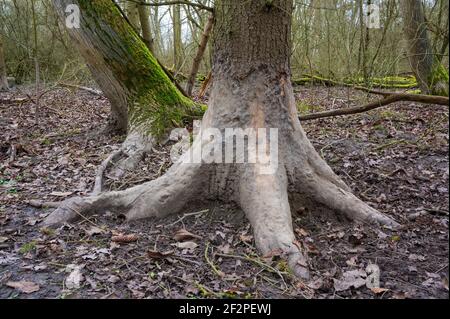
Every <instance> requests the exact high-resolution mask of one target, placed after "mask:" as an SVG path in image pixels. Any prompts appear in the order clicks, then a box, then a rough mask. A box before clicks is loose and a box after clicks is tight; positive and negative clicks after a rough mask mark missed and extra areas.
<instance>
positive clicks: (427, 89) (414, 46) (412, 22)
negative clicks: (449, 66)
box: [401, 0, 448, 96]
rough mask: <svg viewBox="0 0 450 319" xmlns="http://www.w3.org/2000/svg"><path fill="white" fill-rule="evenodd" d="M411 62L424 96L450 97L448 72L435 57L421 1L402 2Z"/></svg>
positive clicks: (406, 0)
mask: <svg viewBox="0 0 450 319" xmlns="http://www.w3.org/2000/svg"><path fill="white" fill-rule="evenodd" d="M401 7H402V11H403V19H404V24H405V35H406V38H407V40H408V48H409V62H410V64H411V68H412V70H413V72H414V74H415V76H416V78H417V82H418V83H419V86H420V89H421V90H422V93H423V94H435V95H445V96H448V72H447V70H445V68H444V66H443V65H442V64H441V63H440V62H439V60H438V59H437V58H436V57H435V55H434V52H433V50H432V47H431V42H430V39H429V37H428V32H427V27H426V23H425V16H424V12H423V7H422V1H421V0H402V3H401Z"/></svg>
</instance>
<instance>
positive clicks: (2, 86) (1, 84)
mask: <svg viewBox="0 0 450 319" xmlns="http://www.w3.org/2000/svg"><path fill="white" fill-rule="evenodd" d="M8 89H9V86H8V77H7V74H6V62H5V51H4V49H3V39H2V36H1V35H0V91H6V90H8Z"/></svg>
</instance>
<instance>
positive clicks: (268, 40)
mask: <svg viewBox="0 0 450 319" xmlns="http://www.w3.org/2000/svg"><path fill="white" fill-rule="evenodd" d="M215 5H216V8H215V15H216V27H215V30H214V49H215V50H214V64H213V73H214V85H213V88H212V92H211V99H210V106H209V108H208V110H207V112H206V114H205V115H204V118H203V122H202V125H201V129H200V130H201V133H200V134H199V137H198V138H196V139H195V140H194V143H193V145H192V147H191V149H190V151H188V152H186V153H185V154H184V155H183V156H182V157H181V159H180V160H179V161H178V162H176V163H175V164H174V165H173V166H172V167H171V168H170V169H169V171H168V172H167V173H166V174H165V175H164V176H162V177H161V178H159V179H156V180H154V181H151V182H149V183H146V184H143V185H140V186H137V187H134V188H131V189H128V190H126V191H121V192H107V193H101V194H99V195H96V196H91V197H88V198H74V199H71V200H69V201H67V202H64V203H63V204H62V206H61V207H59V208H58V209H57V210H56V211H54V212H53V213H52V214H51V215H49V217H47V219H46V221H45V224H46V225H54V224H59V223H61V222H64V221H67V220H71V219H74V218H76V217H77V216H79V214H83V215H84V214H92V213H94V212H101V211H106V210H109V211H112V212H116V213H119V214H123V215H125V216H126V218H127V219H128V220H134V219H139V218H148V217H152V216H153V217H163V216H165V215H167V214H176V213H179V212H182V211H184V209H185V208H186V205H187V204H188V203H193V202H200V203H201V202H202V201H204V200H205V199H212V200H213V201H217V200H219V201H220V200H222V201H232V202H234V203H236V204H238V205H240V207H241V208H242V209H243V211H244V212H245V214H246V216H247V217H248V219H249V221H250V223H251V225H252V228H253V233H254V238H255V244H256V246H257V247H258V249H259V250H260V251H261V253H262V254H264V255H272V256H273V255H279V256H281V257H283V258H285V259H286V260H287V261H288V263H289V265H290V267H291V269H292V270H293V271H294V273H295V274H296V275H297V276H300V277H302V278H308V277H309V272H308V262H307V258H306V255H305V253H304V252H303V250H302V246H301V244H300V243H298V242H297V241H296V239H295V235H294V231H293V226H292V219H291V208H292V209H294V210H295V209H298V208H300V207H307V208H309V209H310V210H311V211H312V212H316V211H317V210H319V209H329V210H332V211H335V212H336V213H339V214H342V215H343V216H346V217H348V218H349V219H352V220H357V221H360V222H373V223H381V224H383V225H389V226H391V227H395V226H397V225H398V224H397V223H396V222H395V221H394V220H392V219H391V218H389V217H387V216H385V215H383V214H381V213H380V212H378V211H376V210H375V209H373V208H371V207H369V206H368V205H366V204H365V203H363V202H362V201H361V200H360V199H358V198H357V197H355V196H354V195H353V194H352V193H351V191H350V189H349V187H348V186H347V185H346V184H345V183H344V182H343V181H342V180H341V179H340V178H339V177H338V176H337V175H336V174H335V173H334V172H333V171H332V169H331V168H330V167H329V166H328V165H327V164H326V162H325V161H324V160H323V159H322V158H321V157H320V156H319V154H318V153H317V152H316V151H315V149H314V147H313V146H312V144H311V143H310V142H309V140H308V138H307V137H306V134H305V132H304V131H303V129H302V127H301V125H300V122H299V120H298V114H297V109H296V103H295V99H294V94H293V89H292V85H291V80H290V78H291V74H290V53H291V43H290V38H291V37H290V31H291V16H292V10H293V0H272V1H267V0H247V1H245V2H239V1H235V0H216V2H215ZM209 129H213V130H214V131H215V132H216V133H220V135H221V136H225V140H223V139H220V138H213V139H211V135H210V133H209V132H210V131H209ZM227 129H235V130H237V131H239V130H242V131H243V130H246V129H247V130H250V131H251V130H253V132H257V133H255V134H254V135H253V137H254V140H255V141H256V143H250V142H249V143H248V145H247V146H246V147H245V151H246V152H245V153H247V154H248V157H247V156H245V155H244V154H242V153H240V152H238V146H237V143H234V142H233V144H231V146H230V149H228V148H227V146H224V142H226V141H227V138H230V136H228V137H227V134H226V131H227ZM264 129H269V130H270V131H271V138H270V136H268V135H267V134H265V133H263V131H261V130H264ZM275 132H276V133H275ZM203 133H204V134H203ZM272 134H275V136H276V135H277V136H278V138H275V136H274V135H272ZM233 135H235V134H232V136H231V138H232V139H231V140H233ZM249 140H250V137H249ZM228 141H229V140H228ZM244 144H245V143H244ZM224 147H225V152H223V151H224ZM257 149H259V150H261V149H262V150H263V151H261V152H260V153H259V154H258V155H255V151H256V150H257ZM210 150H215V151H217V150H219V151H222V154H225V157H226V158H227V159H228V161H227V163H221V160H222V159H223V157H222V156H220V157H217V159H219V160H218V163H212V164H211V159H210V158H208V156H206V157H204V156H203V160H202V161H199V162H196V161H192V158H190V157H191V155H192V153H194V154H198V152H200V151H203V154H206V155H209V154H210V152H209V151H210ZM264 150H265V151H264ZM219 154H220V152H219ZM251 154H254V156H251ZM242 155H244V157H242ZM265 155H268V156H270V157H271V159H272V160H273V161H271V162H270V163H269V164H271V165H273V166H270V165H269V167H267V165H266V164H267V163H265V161H264V158H265ZM245 158H247V159H245ZM250 158H251V160H250ZM267 169H268V170H267Z"/></svg>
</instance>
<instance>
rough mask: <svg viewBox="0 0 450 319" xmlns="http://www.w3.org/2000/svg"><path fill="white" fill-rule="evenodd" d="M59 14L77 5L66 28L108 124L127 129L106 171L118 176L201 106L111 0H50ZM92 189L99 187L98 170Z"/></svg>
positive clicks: (100, 183)
mask: <svg viewBox="0 0 450 319" xmlns="http://www.w3.org/2000/svg"><path fill="white" fill-rule="evenodd" d="M53 4H54V7H55V8H56V11H57V12H58V14H59V15H60V16H61V17H63V18H64V17H65V9H66V6H67V5H69V4H75V5H78V6H79V8H80V13H81V17H80V18H81V25H80V28H73V29H68V32H69V34H70V36H71V38H72V40H73V41H74V43H75V46H76V47H77V48H78V50H79V52H80V54H81V55H82V56H83V58H84V60H85V62H86V64H87V66H88V67H89V69H90V71H91V73H92V76H93V78H94V79H95V81H96V82H97V84H98V86H99V87H100V89H101V90H102V91H103V93H104V94H105V96H106V97H107V98H108V99H109V101H110V104H111V113H110V120H109V125H108V127H109V129H110V130H112V131H114V132H116V133H125V132H126V133H127V138H126V140H125V141H124V143H123V144H122V147H121V148H120V150H118V152H117V153H115V156H113V157H109V158H108V159H107V160H106V161H112V160H114V161H117V164H116V165H115V166H114V171H113V172H111V173H110V175H112V176H115V177H116V178H119V177H121V176H123V175H124V174H125V173H126V171H128V170H133V169H134V167H135V166H136V165H137V164H138V163H139V162H140V160H141V159H142V158H143V157H144V155H145V154H146V153H148V152H150V151H151V149H152V147H153V145H154V143H155V142H156V141H157V139H158V138H159V137H161V136H162V135H164V134H165V133H166V132H167V131H168V130H169V129H170V128H171V127H174V126H180V125H181V124H182V122H183V120H184V119H185V117H186V116H192V115H198V112H199V106H198V105H196V104H195V103H194V102H193V101H191V100H190V99H188V98H186V97H185V96H184V95H183V94H182V93H181V92H180V91H179V90H178V89H177V88H176V86H175V85H174V84H173V83H172V82H171V80H170V79H169V77H168V76H167V74H166V73H165V72H164V70H163V69H162V68H161V66H160V65H159V63H158V61H157V60H156V59H155V58H154V56H153V55H152V53H151V52H150V50H149V49H148V48H147V46H146V44H145V43H144V42H143V41H142V39H141V38H140V37H139V35H138V34H137V33H136V32H135V30H134V28H133V27H132V26H131V25H130V24H129V23H128V22H127V20H126V19H124V17H123V16H122V12H121V10H120V8H119V7H118V6H117V5H116V4H115V3H114V2H113V1H112V0H96V1H91V0H76V1H74V0H54V1H53ZM107 166H108V162H105V163H103V164H102V165H101V166H100V168H99V172H98V176H97V178H96V185H95V188H94V192H100V191H101V189H102V178H101V173H102V172H103V171H104V170H105V168H106V167H107Z"/></svg>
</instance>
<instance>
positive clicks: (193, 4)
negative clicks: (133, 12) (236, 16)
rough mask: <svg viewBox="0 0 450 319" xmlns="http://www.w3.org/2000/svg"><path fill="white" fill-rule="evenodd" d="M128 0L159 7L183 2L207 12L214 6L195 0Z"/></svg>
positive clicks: (212, 9) (212, 10)
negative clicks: (193, 0)
mask: <svg viewBox="0 0 450 319" xmlns="http://www.w3.org/2000/svg"><path fill="white" fill-rule="evenodd" d="M127 1H129V2H134V3H137V4H140V5H143V6H151V7H161V6H170V5H176V4H184V5H187V6H191V7H196V8H199V9H202V10H207V11H209V12H214V8H212V7H208V6H205V5H203V4H201V3H196V2H190V1H185V0H172V1H163V2H157V3H150V2H143V1H139V0H127Z"/></svg>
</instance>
